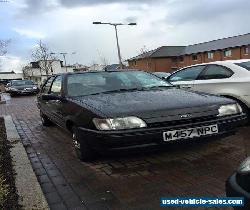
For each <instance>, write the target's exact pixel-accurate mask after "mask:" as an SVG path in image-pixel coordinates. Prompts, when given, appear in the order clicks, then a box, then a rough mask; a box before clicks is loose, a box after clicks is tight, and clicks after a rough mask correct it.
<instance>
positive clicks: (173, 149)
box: [0, 96, 250, 210]
mask: <svg viewBox="0 0 250 210" xmlns="http://www.w3.org/2000/svg"><path fill="white" fill-rule="evenodd" d="M35 100H36V99H35V97H32V96H23V97H15V98H13V99H11V100H9V101H7V104H1V105H0V115H5V114H10V115H12V117H13V119H14V122H15V125H16V128H17V129H18V132H19V134H20V136H21V139H22V142H23V144H24V146H25V148H26V151H27V153H28V156H29V158H30V161H31V163H32V167H33V169H34V171H35V173H36V175H37V177H38V180H39V182H40V184H41V187H42V189H43V192H44V194H45V197H46V199H47V201H48V203H49V205H50V208H51V209H52V210H55V209H58V210H64V209H72V210H73V209H74V210H78V209H98V210H101V209H162V208H161V207H160V206H159V203H160V201H159V198H160V197H162V196H177V195H179V196H195V195H197V196H224V195H225V193H224V183H225V180H226V178H227V177H228V176H229V175H230V174H231V173H232V172H233V170H234V169H235V168H236V167H237V166H238V164H239V163H240V162H241V161H242V160H243V159H244V158H245V157H246V152H248V151H249V150H248V149H246V148H245V147H246V146H247V147H248V145H250V144H249V143H248V139H249V137H250V131H249V128H243V129H242V130H241V131H240V133H239V134H237V135H235V136H233V137H229V138H225V139H222V140H214V141H210V142H208V141H199V142H191V143H190V142H189V143H182V144H173V145H170V146H169V147H168V148H165V149H164V150H163V151H157V152H156V151H155V152H147V153H142V152H141V153H140V154H127V155H124V154H123V155H119V156H118V155H112V156H104V157H100V158H98V159H97V160H96V161H93V162H89V163H82V162H80V161H79V160H78V159H77V158H76V157H75V156H74V153H73V152H72V151H73V150H72V147H71V138H70V136H69V135H68V134H67V133H66V132H65V131H63V130H61V129H60V128H58V127H57V126H53V127H49V128H45V127H43V126H42V125H41V121H40V118H39V113H38V109H37V108H36V104H35ZM249 148H250V147H249ZM165 209H166V208H165ZM171 209H194V208H171ZM195 209H206V208H204V207H202V208H195ZM207 209H216V208H207ZM218 209H231V208H218Z"/></svg>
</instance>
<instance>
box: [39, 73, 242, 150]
mask: <svg viewBox="0 0 250 210" xmlns="http://www.w3.org/2000/svg"><path fill="white" fill-rule="evenodd" d="M108 73H109V72H107V74H108ZM69 74H72V73H67V74H63V75H62V76H63V82H62V92H61V96H60V97H59V98H55V100H43V97H42V96H43V95H44V94H43V93H40V94H39V95H38V108H39V109H40V110H41V112H42V113H43V114H44V115H46V116H47V117H48V118H49V119H50V120H51V121H53V122H54V123H56V124H57V125H59V126H61V127H63V128H65V129H67V130H69V131H70V130H71V128H72V126H73V125H74V126H76V127H77V128H78V132H79V135H80V136H82V139H84V140H85V141H87V142H88V144H90V145H91V146H92V147H93V148H95V149H97V150H104V149H105V150H115V149H122V148H135V147H142V146H153V145H162V144H164V142H163V132H164V131H168V130H178V129H181V128H191V127H199V126H203V125H211V124H215V123H217V124H218V126H219V134H218V135H225V134H228V133H230V134H231V133H232V132H234V131H235V130H236V129H237V127H239V126H241V125H242V124H243V123H244V122H245V119H246V116H245V115H244V114H239V115H234V116H229V117H223V118H221V117H217V114H218V108H219V106H221V105H224V104H232V103H235V101H233V100H231V99H227V98H223V97H218V96H214V95H209V94H203V93H197V92H192V91H186V90H181V89H178V88H175V87H171V88H168V89H157V90H156V89H154V90H147V91H142V90H139V91H131V92H116V93H108V94H97V95H90V96H81V97H68V96H67V76H68V75H69ZM82 74H84V73H82ZM93 74H98V72H93ZM183 114H191V115H192V116H191V117H190V118H189V119H182V118H181V117H180V116H181V115H183ZM127 116H136V117H139V118H141V119H143V120H144V121H145V122H146V123H147V125H148V127H147V128H140V129H129V130H120V131H100V130H97V129H96V128H95V126H94V124H93V122H92V120H93V118H115V117H127Z"/></svg>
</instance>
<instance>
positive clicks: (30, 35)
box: [13, 28, 45, 39]
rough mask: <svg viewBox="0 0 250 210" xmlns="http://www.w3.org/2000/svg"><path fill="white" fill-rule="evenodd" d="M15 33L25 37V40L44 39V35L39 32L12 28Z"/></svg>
mask: <svg viewBox="0 0 250 210" xmlns="http://www.w3.org/2000/svg"><path fill="white" fill-rule="evenodd" d="M13 30H14V31H15V32H17V33H18V34H20V35H21V36H25V37H27V38H31V39H44V38H45V35H44V34H43V33H41V32H38V31H35V30H30V29H21V28H14V29H13Z"/></svg>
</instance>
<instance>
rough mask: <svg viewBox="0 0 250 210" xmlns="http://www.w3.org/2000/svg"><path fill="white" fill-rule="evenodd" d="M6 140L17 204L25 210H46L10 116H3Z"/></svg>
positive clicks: (45, 204)
mask: <svg viewBox="0 0 250 210" xmlns="http://www.w3.org/2000/svg"><path fill="white" fill-rule="evenodd" d="M4 122H5V128H6V134H7V139H8V140H9V141H10V142H11V144H12V148H11V151H10V153H11V157H12V161H13V167H14V170H15V172H16V179H15V184H16V188H17V193H18V195H19V203H20V205H22V206H23V208H24V209H25V210H48V209H49V206H48V203H47V201H46V199H45V197H44V194H43V192H42V189H41V186H40V184H39V182H38V180H37V178H36V175H35V173H34V171H33V169H32V166H31V163H30V161H29V158H28V156H27V153H26V151H25V148H24V147H23V144H22V142H21V139H20V137H19V134H18V132H17V130H16V127H15V125H14V123H13V120H12V118H11V116H9V115H8V116H4Z"/></svg>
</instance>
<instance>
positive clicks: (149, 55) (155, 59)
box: [128, 33, 250, 72]
mask: <svg viewBox="0 0 250 210" xmlns="http://www.w3.org/2000/svg"><path fill="white" fill-rule="evenodd" d="M249 50H250V33H248V34H244V35H239V36H234V37H228V38H223V39H218V40H213V41H209V42H204V43H199V44H194V45H188V46H162V47H159V48H157V49H155V50H151V51H148V52H145V53H142V54H140V55H138V56H136V57H133V58H130V59H128V64H129V68H132V69H142V70H146V71H152V72H157V71H165V72H173V71H175V70H177V69H179V68H182V67H185V66H189V65H194V64H199V63H208V62H213V61H223V60H229V59H231V60H236V59H250V52H249Z"/></svg>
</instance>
